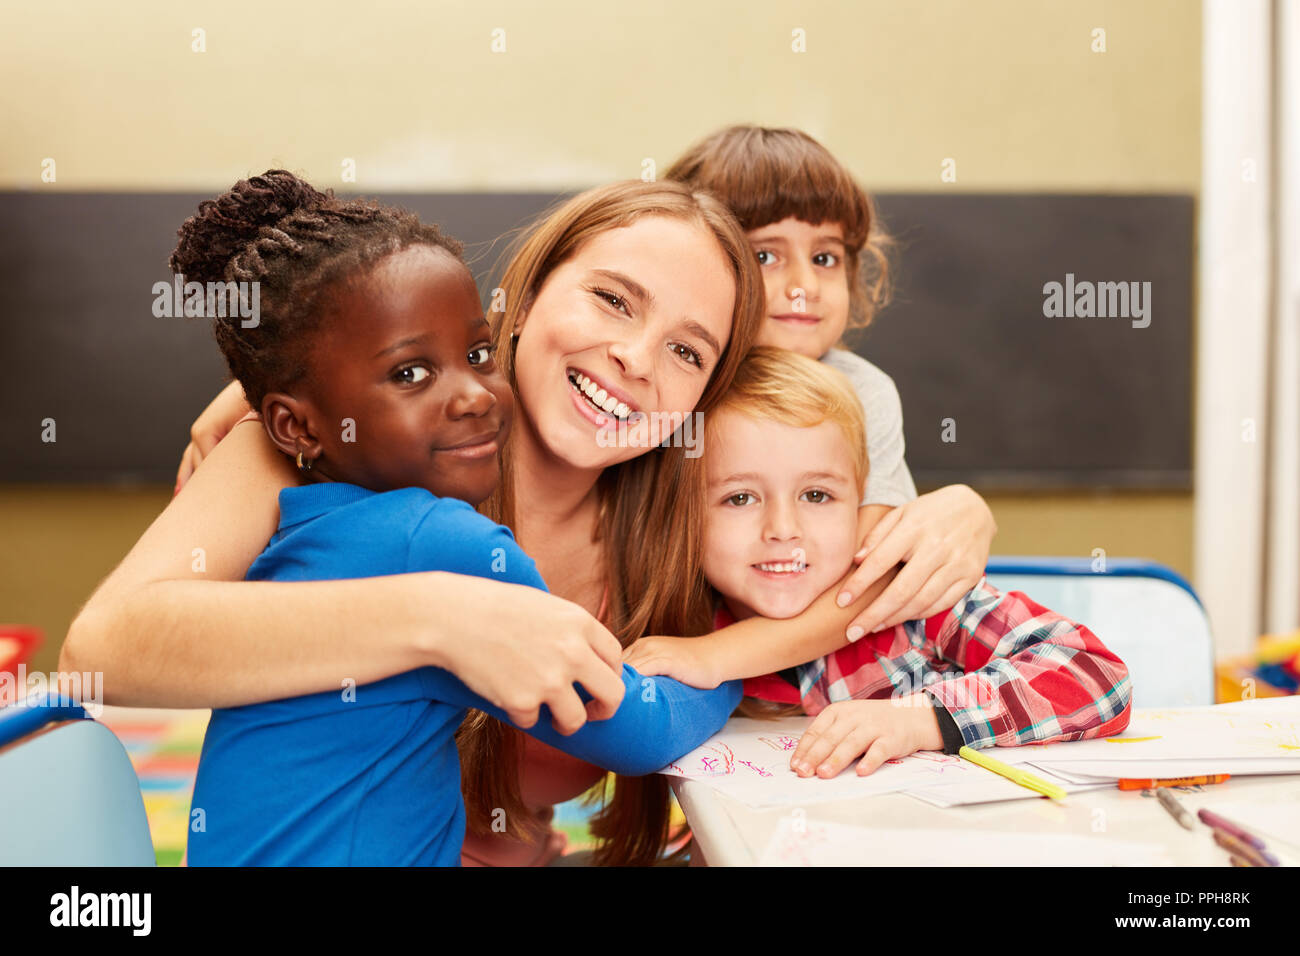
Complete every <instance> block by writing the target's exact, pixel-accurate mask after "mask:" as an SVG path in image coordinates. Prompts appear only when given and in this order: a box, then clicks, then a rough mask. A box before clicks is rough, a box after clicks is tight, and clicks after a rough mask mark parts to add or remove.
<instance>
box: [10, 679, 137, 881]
mask: <svg viewBox="0 0 1300 956" xmlns="http://www.w3.org/2000/svg"><path fill="white" fill-rule="evenodd" d="M0 781H3V786H0V866H154V865H155V864H156V857H155V856H154V849H153V841H152V839H151V838H150V836H149V820H148V818H147V817H146V816H145V812H144V800H143V799H142V798H141V795H140V781H139V779H138V778H137V777H136V774H135V769H134V768H133V767H132V766H131V761H130V758H128V757H127V755H126V751H125V750H124V749H123V748H122V744H121V742H120V741H119V740H118V739H117V737H115V736H114V735H113V732H112V731H111V730H109V729H108V728H107V727H105V726H104V725H103V724H99V723H96V722H95V721H94V720H91V719H89V718H88V717H87V716H86V715H85V712H84V711H83V710H82V709H81V707H80V706H78V705H77V704H75V703H72V702H71V701H68V700H66V699H54V698H43V697H33V698H29V699H28V700H26V701H23V702H20V703H17V704H13V705H11V706H9V707H3V708H0Z"/></svg>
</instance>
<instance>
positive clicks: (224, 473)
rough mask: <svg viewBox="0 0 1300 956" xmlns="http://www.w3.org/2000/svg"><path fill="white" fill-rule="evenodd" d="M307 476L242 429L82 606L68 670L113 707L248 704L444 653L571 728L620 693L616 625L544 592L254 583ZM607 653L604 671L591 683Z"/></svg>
mask: <svg viewBox="0 0 1300 956" xmlns="http://www.w3.org/2000/svg"><path fill="white" fill-rule="evenodd" d="M294 481H295V476H294V472H293V469H292V467H291V466H290V465H289V463H288V460H287V459H286V458H284V456H283V455H281V454H279V452H277V451H276V450H275V449H274V448H273V447H272V445H271V444H270V441H269V440H268V439H267V437H266V434H265V432H264V430H263V428H262V426H261V425H260V424H259V423H255V422H248V423H245V424H242V425H238V426H236V427H235V428H234V429H233V430H232V431H231V432H230V434H229V436H227V437H226V438H225V439H224V440H223V441H221V443H220V444H219V445H217V446H216V447H215V448H213V449H212V451H211V453H210V454H209V455H208V456H207V457H206V458H205V459H204V463H203V466H202V467H201V468H199V469H198V470H197V471H195V472H194V474H193V476H192V477H191V478H190V480H189V481H188V482H186V484H185V487H184V488H183V489H182V490H181V492H180V494H179V495H177V496H176V498H175V499H173V501H172V502H171V504H170V505H168V507H167V508H166V509H165V510H164V511H163V513H162V514H161V515H159V516H158V518H157V519H156V520H155V521H154V523H153V524H152V525H151V526H150V527H149V529H148V530H147V531H146V532H145V534H144V535H143V537H141V539H140V541H139V542H137V543H136V545H135V547H134V548H132V549H131V552H130V553H129V554H128V555H127V557H126V558H125V559H124V560H123V561H122V563H121V564H120V565H118V567H117V568H116V569H114V571H113V572H112V573H111V574H110V575H109V576H108V578H106V579H105V580H104V581H103V583H101V585H100V586H99V588H98V589H97V590H96V592H95V593H94V595H92V597H91V598H90V600H89V601H88V602H87V603H86V605H85V606H84V607H83V608H82V610H81V612H80V613H79V614H78V615H77V617H76V619H75V620H74V621H73V623H72V626H71V628H70V629H69V631H68V635H67V638H66V640H65V641H64V645H63V651H62V653H61V655H60V658H59V666H60V668H61V669H63V670H67V671H91V672H101V673H103V675H104V678H103V686H104V700H105V702H106V703H110V704H123V705H127V706H142V707H144V706H152V707H234V706H240V705H243V704H250V703H258V702H262V701H267V700H276V699H279V698H283V697H293V696H297V695H302V694H310V693H317V692H320V691H324V690H334V689H337V688H338V686H339V675H340V674H347V675H348V676H349V677H351V678H353V679H355V680H356V681H357V682H358V683H368V682H371V681H375V680H380V679H382V678H385V677H390V676H392V675H394V674H398V673H402V672H404V671H408V670H412V669H414V668H417V667H421V666H425V665H434V666H442V667H448V668H451V669H453V670H455V671H456V673H457V674H459V675H460V676H461V677H462V678H463V679H464V680H465V681H466V682H467V683H468V684H469V685H470V686H471V687H473V688H474V689H475V690H477V691H479V692H481V693H482V694H483V695H484V696H485V697H486V698H488V699H489V700H492V701H495V702H497V703H498V704H500V705H501V706H502V707H503V708H504V709H506V710H507V712H508V713H510V714H511V715H513V716H514V717H515V718H516V720H517V722H519V723H521V725H525V726H526V725H527V724H528V723H530V722H531V720H536V719H537V713H538V710H539V708H540V707H541V706H542V705H544V704H545V705H549V707H550V712H551V714H552V717H553V719H554V720H555V721H556V722H557V725H558V726H560V727H561V728H563V729H565V730H569V731H572V730H574V729H576V728H577V727H579V726H581V725H582V723H583V722H584V721H585V720H586V718H587V716H588V713H589V712H590V714H591V716H593V717H597V716H603V714H604V713H607V712H609V711H611V710H612V709H613V708H614V707H615V706H617V704H618V701H619V700H621V699H622V694H621V692H622V687H621V685H620V683H619V680H618V676H617V672H616V671H615V670H614V668H616V667H617V662H618V657H619V653H620V650H621V649H620V648H619V646H618V642H617V640H616V639H615V638H614V637H613V635H611V634H609V632H608V631H607V630H605V629H604V628H603V627H601V626H600V625H599V623H598V622H596V621H595V620H594V619H593V618H591V616H590V615H589V614H586V612H585V611H583V610H582V609H581V608H579V607H578V606H577V605H574V604H572V603H571V602H567V601H563V600H562V599H560V598H556V597H554V596H552V595H549V594H546V593H544V592H540V591H537V590H535V589H533V588H528V587H523V586H520V585H512V584H507V583H504V582H500V581H489V580H483V579H478V578H472V577H467V576H464V575H457V574H443V573H425V574H404V575H394V576H390V577H380V578H363V579H357V580H349V581H309V582H294V583H287V582H271V581H266V582H258V581H254V582H245V581H242V580H241V579H242V578H243V576H244V575H245V573H246V572H247V570H248V567H249V565H251V564H252V562H253V560H254V559H255V558H256V557H257V555H258V554H260V553H261V551H262V549H263V548H264V547H265V546H266V543H267V541H269V540H270V538H271V535H272V534H273V533H274V532H275V530H276V525H277V523H278V520H279V511H278V504H277V495H278V494H279V491H280V489H282V488H283V487H285V486H287V485H289V484H292V483H294ZM196 549H202V552H199V551H197V550H196ZM376 622H378V623H379V624H380V625H382V626H379V627H376V626H375V625H376ZM539 622H542V623H544V624H545V625H546V626H540V625H539ZM600 662H603V663H601V668H602V669H603V671H604V674H603V678H604V679H601V678H599V677H591V678H590V679H587V678H588V677H589V675H591V674H592V673H593V667H592V665H593V663H600ZM575 680H583V681H584V686H586V687H587V688H588V689H589V690H590V691H591V692H592V694H593V695H594V696H595V697H596V698H597V703H596V704H595V705H594V706H589V707H584V704H583V701H582V700H581V699H580V698H579V697H578V695H577V693H576V691H575V690H574V688H573V681H575Z"/></svg>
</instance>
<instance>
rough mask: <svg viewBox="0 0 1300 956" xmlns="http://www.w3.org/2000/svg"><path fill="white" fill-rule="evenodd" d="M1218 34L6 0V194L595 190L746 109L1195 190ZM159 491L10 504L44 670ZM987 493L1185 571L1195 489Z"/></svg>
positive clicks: (888, 144)
mask: <svg viewBox="0 0 1300 956" xmlns="http://www.w3.org/2000/svg"><path fill="white" fill-rule="evenodd" d="M196 27H199V28H202V29H204V30H205V31H206V38H205V39H206V45H207V52H205V53H201V54H200V53H194V52H191V42H192V40H191V30H192V29H193V28H196ZM1098 27H1100V28H1103V29H1104V30H1105V31H1106V45H1107V51H1106V52H1105V53H1093V52H1091V50H1090V46H1091V44H1092V30H1093V29H1094V28H1098ZM494 28H503V29H504V30H505V45H506V50H505V52H503V53H493V52H492V51H491V43H492V31H493V29H494ZM1200 28H1201V23H1200V3H1199V2H1198V0H1127V2H1119V0H1116V2H1109V3H1107V2H1096V3H1089V2H1071V3H1057V2H1050V0H982V2H979V3H970V2H967V0H918V2H899V0H845V2H838V3H830V2H811V3H805V4H800V5H797V6H796V5H791V4H787V3H777V2H758V0H754V2H749V3H741V2H731V3H706V2H700V0H656V2H654V3H640V4H633V3H618V4H614V3H599V4H597V3H591V4H587V3H578V2H575V0H558V2H554V0H553V2H548V3H545V4H541V3H534V2H523V0H519V2H495V3H492V2H486V3H480V4H476V5H474V7H473V9H472V10H464V9H462V5H461V4H460V3H441V4H439V3H428V4H425V3H418V4H417V3H409V4H408V3H390V2H368V3H364V4H356V3H352V2H348V3H343V2H340V0H325V2H320V3H316V4H312V5H310V6H309V7H300V6H297V5H277V4H273V3H266V2H265V0H259V2H244V0H238V2H223V3H219V4H218V3H213V4H201V3H187V4H177V3H175V2H173V0H137V2H133V3H131V4H129V5H121V4H112V5H104V4H99V3H91V2H83V3H67V2H63V3H60V2H45V3H41V4H23V5H10V8H9V9H8V10H7V11H6V29H5V30H4V31H3V33H0V116H3V117H4V118H5V134H4V137H3V143H2V144H0V189H34V190H47V191H48V190H104V189H108V190H119V189H120V190H175V189H204V190H212V191H214V192H215V191H218V190H220V189H224V188H225V187H227V186H228V185H229V184H230V183H231V182H233V181H234V180H235V179H236V178H238V177H240V176H244V175H248V174H250V173H256V172H260V171H261V170H263V169H266V168H268V167H270V166H286V167H288V168H291V169H294V170H296V171H298V172H300V173H303V174H304V175H306V176H307V177H309V178H310V179H312V180H313V181H314V182H316V183H317V184H318V185H321V186H326V185H333V186H343V185H344V183H342V181H341V179H340V171H341V168H342V167H341V164H342V163H343V161H344V160H345V159H348V158H350V159H353V160H355V161H356V164H357V183H356V186H355V187H352V188H359V189H362V190H365V189H376V190H378V189H431V190H435V189H443V190H446V189H452V190H457V189H465V190H470V189H473V190H493V189H531V188H546V189H552V188H570V187H582V186H587V185H591V184H594V183H597V182H601V181H604V180H609V179H613V178H625V177H631V176H638V175H640V174H641V171H642V162H643V160H644V159H647V158H649V159H652V160H654V161H655V162H656V163H657V164H658V165H659V166H660V167H661V168H662V167H663V166H665V165H666V164H667V163H668V162H670V161H671V160H672V158H673V157H674V156H675V155H676V154H677V152H679V151H680V150H681V149H682V148H683V147H684V146H685V145H687V144H688V143H689V142H691V141H693V140H694V139H696V138H698V137H699V136H701V135H703V134H704V133H706V132H708V131H710V130H711V129H713V128H715V127H717V126H719V125H722V124H725V123H731V122H742V121H745V122H758V123H764V124H768V125H784V124H791V125H798V126H801V127H803V128H805V129H807V130H808V131H809V132H811V133H813V134H814V135H816V136H818V137H820V138H821V139H823V140H824V141H825V142H826V144H827V145H828V146H829V147H830V148H831V149H833V150H834V151H835V152H836V153H837V154H838V155H840V156H841V157H842V158H843V159H844V160H845V161H846V162H847V163H848V164H849V165H850V166H851V167H852V168H853V169H854V171H855V172H856V173H857V174H858V175H859V176H860V177H861V178H862V180H863V181H864V182H865V183H866V184H867V185H868V187H869V188H871V189H875V190H929V189H933V190H940V189H955V190H970V191H1044V190H1076V191H1084V192H1142V191H1161V192H1185V193H1191V194H1196V193H1197V192H1198V189H1199V181H1200V78H1201V70H1200ZM795 29H802V30H804V31H806V38H807V39H806V42H807V52H806V53H794V52H792V51H791V31H792V30H795ZM46 157H51V158H53V159H54V160H55V162H56V164H57V167H56V168H57V176H58V179H57V182H55V183H52V184H50V183H42V182H41V179H40V173H41V162H42V160H43V159H45V158H46ZM949 157H951V158H953V159H955V160H956V163H957V182H956V183H952V184H945V183H942V182H941V181H940V164H941V162H942V161H943V160H944V159H945V158H949ZM349 185H350V184H349ZM881 321H888V313H887V312H886V313H885V315H884V316H882V318H881ZM1188 400H1189V402H1190V401H1191V397H1190V396H1189V397H1188ZM196 411H197V409H196ZM179 452H180V448H177V453H178V455H179ZM168 493H169V490H167V489H162V490H160V489H155V488H148V489H140V490H120V489H86V488H66V489H40V488H30V487H10V488H0V528H3V529H4V533H3V547H2V548H0V619H7V620H10V621H17V622H22V623H29V624H37V625H39V626H41V627H43V628H45V629H46V630H47V631H48V632H49V633H50V635H51V643H50V645H49V650H47V652H46V655H45V656H44V657H43V658H42V661H43V663H44V664H45V665H46V666H51V665H52V664H53V657H52V656H51V655H52V651H53V648H55V647H56V646H57V643H58V641H59V639H61V636H62V634H63V632H64V630H65V629H66V626H67V623H68V621H69V620H70V619H71V616H72V614H73V613H75V609H76V606H77V605H78V604H79V602H80V601H81V600H83V599H84V597H85V596H86V594H87V593H88V592H89V590H90V589H91V587H93V585H94V583H95V582H96V581H97V580H98V579H99V578H100V577H101V576H102V575H103V574H104V573H106V572H107V571H108V569H109V568H110V567H111V566H112V565H113V563H114V562H115V561H116V560H117V559H118V558H119V557H120V556H121V555H122V554H123V553H125V551H126V549H127V548H128V547H129V545H130V543H131V542H132V541H133V540H134V538H135V537H136V536H137V535H138V534H139V533H140V532H141V531H142V530H143V529H144V527H145V526H146V525H147V524H148V522H149V520H150V518H151V517H152V515H153V513H154V512H155V511H156V510H157V509H158V508H160V507H161V506H162V505H163V504H165V502H166V500H167V497H168ZM991 501H992V504H993V507H994V511H995V514H996V515H997V518H998V522H999V525H1000V528H1001V532H1000V535H999V538H998V541H997V542H996V550H997V551H998V552H1000V553H1030V554H1075V555H1087V554H1090V553H1091V551H1092V549H1093V548H1096V547H1103V548H1105V549H1106V551H1107V553H1108V554H1109V555H1112V556H1121V555H1141V556H1146V557H1151V558H1155V559H1157V560H1161V561H1164V562H1165V563H1167V564H1170V565H1171V566H1173V567H1174V568H1175V569H1177V570H1178V571H1180V572H1182V573H1184V574H1189V573H1190V571H1191V565H1192V560H1191V499H1190V496H1187V495H1123V496H1109V495H1095V496H1094V495H1064V496H1061V495H1058V496H1003V495H998V496H995V497H994V498H992V499H991Z"/></svg>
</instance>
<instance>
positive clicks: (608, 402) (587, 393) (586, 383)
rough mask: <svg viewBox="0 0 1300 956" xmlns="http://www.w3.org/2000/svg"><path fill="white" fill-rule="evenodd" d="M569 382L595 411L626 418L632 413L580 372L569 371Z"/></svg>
mask: <svg viewBox="0 0 1300 956" xmlns="http://www.w3.org/2000/svg"><path fill="white" fill-rule="evenodd" d="M569 384H570V385H572V386H573V387H574V388H576V389H577V390H578V391H579V392H581V393H582V396H583V397H584V398H585V399H586V400H587V403H588V404H589V405H591V406H593V407H594V408H595V409H596V410H597V411H600V412H604V413H605V414H607V415H613V416H614V417H615V418H618V419H624V418H627V417H628V416H629V415H630V414H632V409H630V408H628V406H627V405H626V404H625V403H623V402H620V401H619V400H618V399H617V398H615V397H614V396H613V395H610V394H609V393H608V392H606V391H605V390H604V389H603V388H600V387H598V386H597V385H596V383H595V382H593V381H592V380H591V379H589V378H587V376H585V375H583V374H582V373H581V372H570V373H569Z"/></svg>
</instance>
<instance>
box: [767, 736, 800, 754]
mask: <svg viewBox="0 0 1300 956" xmlns="http://www.w3.org/2000/svg"><path fill="white" fill-rule="evenodd" d="M758 739H759V740H761V741H762V742H763V743H765V744H767V745H768V746H769V747H771V748H772V749H773V750H777V751H780V752H781V753H785V752H786V751H788V750H794V748H795V747H798V746H799V738H798V737H791V736H790V735H789V734H781V735H780V736H777V737H759V738H758Z"/></svg>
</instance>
